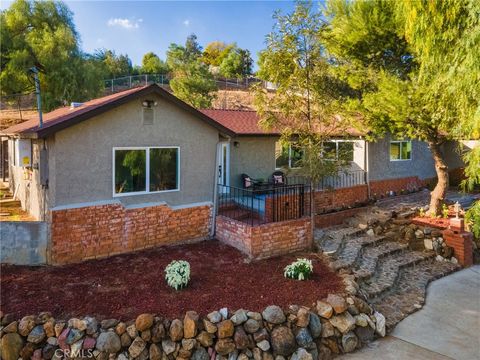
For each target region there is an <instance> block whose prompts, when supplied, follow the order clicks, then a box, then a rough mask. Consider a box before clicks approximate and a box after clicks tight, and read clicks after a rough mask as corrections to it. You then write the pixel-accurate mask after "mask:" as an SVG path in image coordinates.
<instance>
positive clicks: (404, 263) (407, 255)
mask: <svg viewBox="0 0 480 360" xmlns="http://www.w3.org/2000/svg"><path fill="white" fill-rule="evenodd" d="M434 256H435V253H434V252H420V251H404V252H402V253H394V254H391V255H387V256H385V257H383V258H382V259H381V261H380V263H379V264H378V266H377V270H376V272H375V275H374V276H372V277H370V278H368V279H367V280H364V281H362V282H361V283H360V288H361V290H362V292H363V293H364V294H365V296H366V297H367V298H368V299H374V298H376V297H379V296H381V295H382V294H383V293H385V292H387V291H389V290H391V289H392V288H394V287H395V284H396V282H397V281H398V278H399V276H400V272H401V271H402V269H404V268H405V267H414V266H415V265H416V264H418V263H420V262H423V261H426V260H428V259H432V258H433V257H434Z"/></svg>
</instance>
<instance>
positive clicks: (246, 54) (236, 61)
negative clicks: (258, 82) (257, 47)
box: [220, 47, 253, 79]
mask: <svg viewBox="0 0 480 360" xmlns="http://www.w3.org/2000/svg"><path fill="white" fill-rule="evenodd" d="M252 64H253V60H252V57H251V56H250V51H248V50H244V49H240V48H238V47H234V48H232V49H231V50H230V51H229V53H228V55H227V56H226V57H225V58H224V59H223V60H222V62H221V64H220V73H221V74H222V75H223V76H225V77H227V78H238V79H242V78H245V77H247V76H248V75H251V74H252Z"/></svg>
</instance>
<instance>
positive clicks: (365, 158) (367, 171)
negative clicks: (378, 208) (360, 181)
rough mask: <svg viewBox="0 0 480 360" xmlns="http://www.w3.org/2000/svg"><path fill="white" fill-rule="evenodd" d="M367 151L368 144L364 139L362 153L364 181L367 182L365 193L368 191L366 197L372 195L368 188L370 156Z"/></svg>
mask: <svg viewBox="0 0 480 360" xmlns="http://www.w3.org/2000/svg"><path fill="white" fill-rule="evenodd" d="M368 153H369V146H368V140H365V155H364V157H363V158H364V161H365V166H364V168H365V182H366V183H367V193H368V199H369V200H370V198H371V197H372V196H371V195H372V194H371V190H370V157H369V155H368Z"/></svg>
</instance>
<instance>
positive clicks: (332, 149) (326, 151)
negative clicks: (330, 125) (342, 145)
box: [323, 141, 337, 160]
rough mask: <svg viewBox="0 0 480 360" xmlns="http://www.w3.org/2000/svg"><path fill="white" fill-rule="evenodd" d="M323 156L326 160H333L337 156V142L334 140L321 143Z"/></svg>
mask: <svg viewBox="0 0 480 360" xmlns="http://www.w3.org/2000/svg"><path fill="white" fill-rule="evenodd" d="M323 157H324V158H325V159H327V160H335V159H336V158H337V144H336V143H335V142H330V141H329V142H324V143H323Z"/></svg>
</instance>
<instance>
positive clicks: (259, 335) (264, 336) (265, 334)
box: [253, 329, 270, 342]
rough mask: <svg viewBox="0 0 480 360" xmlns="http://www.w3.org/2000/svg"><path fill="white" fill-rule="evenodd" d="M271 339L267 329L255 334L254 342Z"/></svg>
mask: <svg viewBox="0 0 480 360" xmlns="http://www.w3.org/2000/svg"><path fill="white" fill-rule="evenodd" d="M269 339H270V335H269V334H268V331H267V330H265V329H260V330H258V331H257V332H256V333H255V334H253V340H255V342H260V341H262V340H269Z"/></svg>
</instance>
